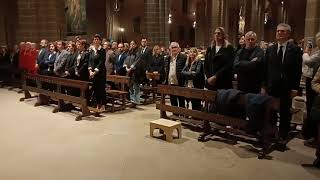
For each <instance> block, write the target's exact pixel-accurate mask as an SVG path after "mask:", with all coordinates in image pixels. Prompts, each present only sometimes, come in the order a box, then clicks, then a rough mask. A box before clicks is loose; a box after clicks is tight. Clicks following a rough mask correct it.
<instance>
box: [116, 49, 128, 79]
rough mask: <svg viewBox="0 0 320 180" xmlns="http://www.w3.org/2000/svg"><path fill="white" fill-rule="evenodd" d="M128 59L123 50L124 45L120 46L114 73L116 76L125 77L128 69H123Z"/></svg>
mask: <svg viewBox="0 0 320 180" xmlns="http://www.w3.org/2000/svg"><path fill="white" fill-rule="evenodd" d="M126 58H127V53H126V52H125V51H124V49H123V43H119V44H118V52H117V54H116V58H115V63H114V73H115V74H116V75H121V76H125V75H126V69H125V68H124V67H123V63H124V60H125V59H126Z"/></svg>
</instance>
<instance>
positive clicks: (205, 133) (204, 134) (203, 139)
mask: <svg viewBox="0 0 320 180" xmlns="http://www.w3.org/2000/svg"><path fill="white" fill-rule="evenodd" d="M210 134H211V133H210V132H204V133H202V134H200V136H199V137H198V141H199V142H207V141H208V138H207V136H209V135H210Z"/></svg>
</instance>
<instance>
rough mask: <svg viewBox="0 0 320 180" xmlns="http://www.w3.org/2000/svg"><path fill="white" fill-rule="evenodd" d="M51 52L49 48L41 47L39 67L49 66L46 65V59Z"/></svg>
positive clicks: (38, 60) (38, 59) (38, 58)
mask: <svg viewBox="0 0 320 180" xmlns="http://www.w3.org/2000/svg"><path fill="white" fill-rule="evenodd" d="M48 54H49V50H48V48H41V49H40V51H39V54H38V57H37V62H36V63H37V64H38V65H39V69H46V68H47V67H46V66H45V65H44V61H45V59H46V57H47V56H48Z"/></svg>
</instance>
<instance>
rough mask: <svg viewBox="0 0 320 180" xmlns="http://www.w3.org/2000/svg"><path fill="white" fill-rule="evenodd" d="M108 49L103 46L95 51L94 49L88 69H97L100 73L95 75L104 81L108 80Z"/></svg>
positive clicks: (91, 52) (90, 54)
mask: <svg viewBox="0 0 320 180" xmlns="http://www.w3.org/2000/svg"><path fill="white" fill-rule="evenodd" d="M105 60H106V51H105V50H104V49H103V48H102V47H101V48H100V49H98V50H97V52H94V51H93V50H92V51H90V53H89V66H88V69H92V70H93V71H97V72H98V73H97V74H96V75H95V76H94V78H98V79H101V80H103V81H105V80H106V71H107V70H106V66H105V64H104V63H105Z"/></svg>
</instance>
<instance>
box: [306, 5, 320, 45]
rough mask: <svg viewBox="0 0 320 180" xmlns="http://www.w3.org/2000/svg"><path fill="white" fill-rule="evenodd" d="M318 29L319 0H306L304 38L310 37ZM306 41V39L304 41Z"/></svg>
mask: <svg viewBox="0 0 320 180" xmlns="http://www.w3.org/2000/svg"><path fill="white" fill-rule="evenodd" d="M319 31H320V1H319V0H307V9H306V19H305V32H304V33H305V40H307V39H312V40H313V41H314V36H315V34H316V33H317V32H319ZM305 42H306V41H305Z"/></svg>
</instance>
